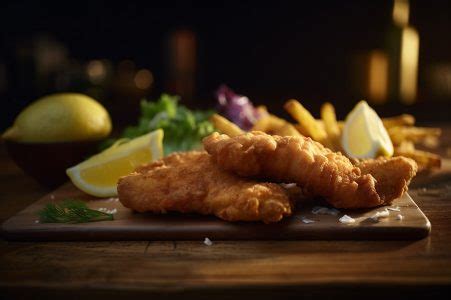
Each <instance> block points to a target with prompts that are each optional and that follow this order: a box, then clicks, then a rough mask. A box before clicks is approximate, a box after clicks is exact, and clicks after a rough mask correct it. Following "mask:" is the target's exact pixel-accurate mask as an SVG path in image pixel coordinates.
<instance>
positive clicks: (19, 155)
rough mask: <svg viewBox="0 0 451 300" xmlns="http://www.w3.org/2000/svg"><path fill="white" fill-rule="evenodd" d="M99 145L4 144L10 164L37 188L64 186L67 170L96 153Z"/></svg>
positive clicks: (71, 143) (91, 142) (80, 143)
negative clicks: (28, 177)
mask: <svg viewBox="0 0 451 300" xmlns="http://www.w3.org/2000/svg"><path fill="white" fill-rule="evenodd" d="M98 144H99V141H84V142H58V143H19V142H13V141H7V140H5V145H6V149H7V151H8V154H9V155H10V157H11V158H12V159H13V161H14V162H15V163H16V164H17V165H18V166H19V167H20V168H21V169H22V170H23V171H24V172H25V173H26V174H28V175H29V176H31V177H33V178H34V179H36V181H38V182H39V183H40V184H42V185H44V186H47V187H52V188H53V187H57V186H59V185H61V184H62V183H64V182H66V181H67V180H68V177H67V175H66V169H67V168H70V167H72V166H75V165H76V164H78V163H80V162H81V161H83V160H85V159H86V158H88V157H89V155H91V154H92V153H94V152H96V150H97V145H98Z"/></svg>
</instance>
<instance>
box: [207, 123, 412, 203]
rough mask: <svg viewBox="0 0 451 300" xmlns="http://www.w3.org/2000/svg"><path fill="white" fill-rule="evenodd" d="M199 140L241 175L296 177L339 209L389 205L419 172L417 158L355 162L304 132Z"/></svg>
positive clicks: (274, 178) (217, 160) (285, 179)
mask: <svg viewBox="0 0 451 300" xmlns="http://www.w3.org/2000/svg"><path fill="white" fill-rule="evenodd" d="M203 144H204V147H205V150H207V152H208V153H210V154H211V155H212V157H213V160H214V161H215V163H217V164H218V165H219V166H220V167H222V168H223V169H224V170H227V171H231V172H234V173H235V174H237V175H240V176H243V177H254V178H261V179H265V180H271V181H275V182H295V183H297V184H298V185H299V186H300V187H301V188H302V189H303V190H305V191H306V192H307V193H309V194H311V195H314V196H322V197H324V198H325V199H326V200H327V201H328V202H329V203H330V204H331V205H333V206H335V207H337V208H367V207H375V206H379V205H384V204H389V203H391V202H392V201H393V200H394V199H396V198H398V197H400V196H401V195H402V194H403V193H404V192H405V191H406V190H407V185H408V184H409V182H410V180H411V179H412V177H413V176H415V174H416V171H417V165H416V163H415V162H414V161H413V160H411V159H407V158H403V157H396V158H391V159H381V160H372V161H367V162H362V163H360V164H359V165H353V164H352V163H351V161H350V160H349V159H348V158H347V157H345V156H344V155H342V154H341V153H339V152H332V151H331V150H330V149H327V148H325V147H324V146H323V145H321V144H320V143H317V142H315V141H313V140H312V139H311V138H307V137H289V136H285V137H280V136H271V135H268V134H266V133H263V132H249V133H245V134H241V135H238V136H235V137H233V138H230V137H228V136H227V135H220V134H218V133H213V134H211V135H210V136H208V137H206V138H204V140H203Z"/></svg>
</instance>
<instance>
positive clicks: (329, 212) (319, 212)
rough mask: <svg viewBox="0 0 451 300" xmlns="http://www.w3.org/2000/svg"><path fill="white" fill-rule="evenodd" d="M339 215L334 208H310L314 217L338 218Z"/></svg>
mask: <svg viewBox="0 0 451 300" xmlns="http://www.w3.org/2000/svg"><path fill="white" fill-rule="evenodd" d="M339 213H340V211H339V210H337V209H335V208H328V207H324V206H315V207H313V208H312V214H315V215H331V216H338V214H339Z"/></svg>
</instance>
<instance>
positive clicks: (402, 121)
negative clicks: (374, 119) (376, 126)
mask: <svg viewBox="0 0 451 300" xmlns="http://www.w3.org/2000/svg"><path fill="white" fill-rule="evenodd" d="M382 123H384V127H385V128H386V129H389V128H392V127H396V126H413V125H414V124H415V117H414V116H412V115H409V114H403V115H399V116H396V117H391V118H382Z"/></svg>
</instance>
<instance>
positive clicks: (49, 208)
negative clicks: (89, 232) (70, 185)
mask: <svg viewBox="0 0 451 300" xmlns="http://www.w3.org/2000/svg"><path fill="white" fill-rule="evenodd" d="M113 219H114V217H113V215H112V214H109V213H106V212H101V211H98V210H94V209H90V208H89V207H88V206H87V205H86V203H85V202H84V201H81V200H74V199H66V200H64V201H62V202H61V203H59V204H55V203H48V204H47V205H46V206H44V208H43V209H42V210H41V211H40V212H39V222H41V223H86V222H96V221H110V220H113Z"/></svg>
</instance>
